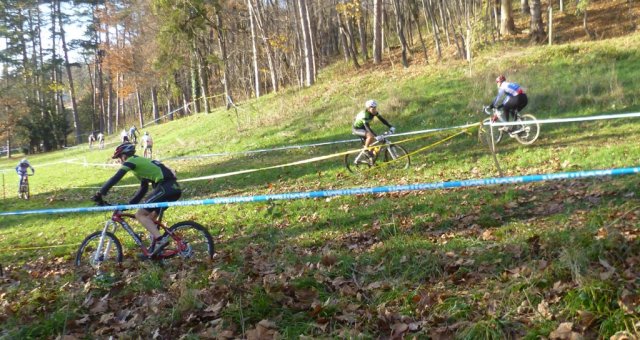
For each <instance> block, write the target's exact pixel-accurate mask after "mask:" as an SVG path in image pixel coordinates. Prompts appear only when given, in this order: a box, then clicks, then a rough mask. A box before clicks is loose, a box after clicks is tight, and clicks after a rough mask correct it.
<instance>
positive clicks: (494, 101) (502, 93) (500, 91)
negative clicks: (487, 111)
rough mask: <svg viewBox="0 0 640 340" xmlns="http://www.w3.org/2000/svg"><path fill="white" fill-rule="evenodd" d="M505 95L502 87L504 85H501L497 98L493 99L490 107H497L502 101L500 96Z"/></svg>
mask: <svg viewBox="0 0 640 340" xmlns="http://www.w3.org/2000/svg"><path fill="white" fill-rule="evenodd" d="M503 95H504V90H503V89H502V87H500V90H498V95H497V96H496V99H494V100H493V102H492V103H491V105H490V107H497V106H498V102H499V101H500V98H502V96H503Z"/></svg>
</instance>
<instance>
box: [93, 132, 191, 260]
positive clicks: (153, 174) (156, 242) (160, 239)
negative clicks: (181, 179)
mask: <svg viewBox="0 0 640 340" xmlns="http://www.w3.org/2000/svg"><path fill="white" fill-rule="evenodd" d="M135 152H136V147H135V145H133V144H131V143H122V144H120V145H119V146H118V147H117V148H116V150H115V152H114V153H113V156H112V157H111V158H114V159H119V160H120V162H121V163H122V167H121V168H120V169H119V170H118V172H116V174H115V175H113V177H111V178H110V179H109V180H108V181H107V182H106V183H105V184H104V185H103V186H102V188H101V189H100V191H98V192H97V193H96V194H95V195H94V196H93V197H92V200H93V201H95V202H97V203H101V202H103V200H102V197H103V196H106V195H107V193H108V192H109V189H111V187H113V186H114V185H116V183H118V182H119V181H120V180H121V179H122V178H123V177H124V175H126V174H127V172H129V171H131V172H132V173H133V174H134V175H135V176H136V178H138V179H139V180H140V188H139V189H138V191H137V192H136V194H135V196H133V198H131V199H130V200H129V204H137V203H139V202H140V201H141V200H142V198H143V197H144V196H145V194H146V193H147V191H148V190H149V184H151V185H152V187H153V191H152V192H151V194H150V195H149V196H148V197H147V199H146V200H145V201H144V203H154V202H174V201H177V200H178V199H179V198H180V196H181V195H182V190H181V189H180V186H179V185H178V183H177V178H176V175H175V172H174V171H173V170H171V169H169V168H168V167H166V166H165V165H164V164H162V163H160V162H159V161H155V160H154V161H152V160H150V159H148V158H144V157H138V156H136V155H135ZM161 209H166V208H141V209H138V211H137V212H136V213H135V216H136V219H137V220H138V221H139V222H140V224H142V225H143V226H144V227H145V228H146V229H147V230H148V231H149V233H150V234H151V235H152V236H153V241H152V243H151V247H150V251H151V252H152V254H153V255H156V254H157V253H159V252H160V251H161V250H162V248H164V246H166V245H167V243H168V242H169V240H170V237H167V235H166V234H165V235H160V231H159V230H158V227H157V226H156V223H155V222H154V220H155V219H156V218H157V217H158V214H159V213H160V210H161Z"/></svg>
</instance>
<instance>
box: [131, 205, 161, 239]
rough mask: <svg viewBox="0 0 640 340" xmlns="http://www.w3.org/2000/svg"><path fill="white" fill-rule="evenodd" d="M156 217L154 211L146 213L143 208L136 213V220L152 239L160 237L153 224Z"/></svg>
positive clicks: (156, 227)
mask: <svg viewBox="0 0 640 340" xmlns="http://www.w3.org/2000/svg"><path fill="white" fill-rule="evenodd" d="M156 216H157V214H156V212H155V211H148V210H146V209H144V208H143V209H138V211H136V219H137V220H138V221H139V222H140V224H142V225H143V226H144V227H145V229H147V230H148V231H149V233H150V234H151V235H153V238H154V239H157V238H159V237H160V236H162V235H161V234H160V230H158V226H157V225H156V222H154V220H155V218H156Z"/></svg>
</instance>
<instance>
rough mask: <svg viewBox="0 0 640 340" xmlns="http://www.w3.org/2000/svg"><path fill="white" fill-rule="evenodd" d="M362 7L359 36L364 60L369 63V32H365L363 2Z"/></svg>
mask: <svg viewBox="0 0 640 340" xmlns="http://www.w3.org/2000/svg"><path fill="white" fill-rule="evenodd" d="M358 6H359V7H360V16H358V35H359V36H360V51H361V53H362V59H363V60H364V61H367V60H368V59H369V53H368V51H367V32H366V30H365V23H364V17H365V14H364V9H363V7H362V2H359V3H358Z"/></svg>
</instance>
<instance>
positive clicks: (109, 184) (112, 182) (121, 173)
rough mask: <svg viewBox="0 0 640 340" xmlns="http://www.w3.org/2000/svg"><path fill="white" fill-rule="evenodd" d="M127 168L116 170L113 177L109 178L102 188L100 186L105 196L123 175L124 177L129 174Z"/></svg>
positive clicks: (101, 192)
mask: <svg viewBox="0 0 640 340" xmlns="http://www.w3.org/2000/svg"><path fill="white" fill-rule="evenodd" d="M127 171H129V170H127V169H124V168H120V169H119V170H118V172H116V174H115V175H113V177H111V178H109V180H108V181H107V182H106V183H105V184H104V185H103V186H102V188H100V191H99V193H100V194H101V195H102V196H104V195H106V194H107V193H108V192H109V189H111V187H113V186H114V185H116V183H118V182H119V181H120V180H121V179H122V177H124V175H126V174H127Z"/></svg>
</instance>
